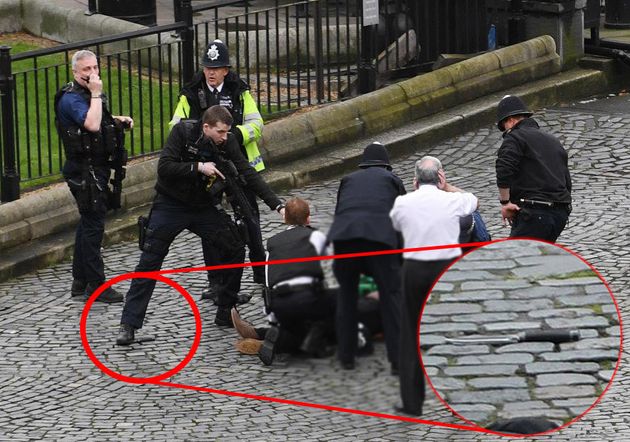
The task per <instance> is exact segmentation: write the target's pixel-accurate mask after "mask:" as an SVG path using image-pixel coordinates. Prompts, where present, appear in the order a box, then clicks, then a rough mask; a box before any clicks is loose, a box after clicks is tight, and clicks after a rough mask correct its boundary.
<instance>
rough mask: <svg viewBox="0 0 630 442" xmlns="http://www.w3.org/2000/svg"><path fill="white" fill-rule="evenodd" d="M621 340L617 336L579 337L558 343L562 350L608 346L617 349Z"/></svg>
mask: <svg viewBox="0 0 630 442" xmlns="http://www.w3.org/2000/svg"><path fill="white" fill-rule="evenodd" d="M620 345H621V340H620V339H619V338H618V337H610V338H597V339H581V340H579V341H577V342H567V343H565V344H560V349H561V350H562V351H564V350H589V349H593V348H610V349H618V348H619V346H620Z"/></svg>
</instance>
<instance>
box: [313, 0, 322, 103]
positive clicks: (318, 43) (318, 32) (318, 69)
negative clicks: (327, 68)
mask: <svg viewBox="0 0 630 442" xmlns="http://www.w3.org/2000/svg"><path fill="white" fill-rule="evenodd" d="M323 38H324V36H323V34H322V4H321V2H320V1H318V2H317V3H316V4H315V75H316V79H315V87H316V88H317V91H316V93H317V102H318V103H321V102H323V101H324V66H323V60H324V44H323Z"/></svg>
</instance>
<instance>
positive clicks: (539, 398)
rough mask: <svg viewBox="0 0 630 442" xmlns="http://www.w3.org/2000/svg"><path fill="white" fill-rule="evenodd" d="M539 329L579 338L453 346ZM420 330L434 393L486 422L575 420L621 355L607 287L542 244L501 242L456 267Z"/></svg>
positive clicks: (434, 295) (561, 251)
mask: <svg viewBox="0 0 630 442" xmlns="http://www.w3.org/2000/svg"><path fill="white" fill-rule="evenodd" d="M541 330H545V331H553V330H575V331H577V332H578V333H579V335H578V336H579V340H578V341H577V342H565V343H559V344H554V343H553V342H551V341H547V342H520V343H519V342H507V343H506V342H504V343H503V344H501V345H492V344H490V343H488V342H483V341H481V342H480V341H477V342H470V343H463V342H459V343H457V342H452V341H448V338H460V339H461V338H462V337H465V338H466V339H475V338H477V339H484V338H486V339H487V338H489V337H491V336H497V337H499V338H502V337H503V338H504V337H507V336H509V335H515V334H518V333H519V332H522V331H529V332H536V331H541ZM420 333H421V335H420V342H421V344H420V345H421V347H422V348H424V349H425V351H424V356H423V362H424V365H425V367H427V372H428V374H429V378H430V381H431V383H432V385H433V387H434V388H435V389H436V390H437V392H438V394H439V395H440V396H441V397H442V399H444V400H445V401H446V402H447V403H448V405H449V406H450V407H451V408H453V409H454V410H455V411H456V412H457V413H458V414H460V415H461V416H463V417H464V418H466V419H468V420H471V421H473V422H475V423H477V424H479V425H481V426H487V425H489V424H490V423H492V422H494V421H496V420H497V419H500V418H501V419H510V418H515V417H544V418H547V419H551V420H553V421H554V422H555V423H556V424H557V425H562V424H564V423H567V422H570V421H571V420H572V419H574V418H575V417H577V416H579V415H580V414H582V413H583V412H585V411H586V410H587V409H588V408H589V407H590V406H591V405H593V403H594V402H595V401H596V400H597V398H598V397H599V396H600V395H601V393H602V391H603V390H604V389H605V388H606V386H607V385H608V383H609V382H610V380H611V376H612V375H613V372H614V367H615V366H616V364H617V361H618V359H619V346H620V328H619V317H618V314H617V309H616V307H615V304H614V302H613V299H612V298H611V296H610V293H609V292H608V289H607V287H606V285H605V284H604V283H603V282H602V281H601V279H599V278H598V277H597V274H596V273H595V272H594V271H593V270H592V269H591V268H590V267H589V266H588V265H587V264H586V263H584V262H583V261H582V260H580V259H579V258H578V257H576V256H574V255H572V254H571V253H569V252H568V251H566V250H565V249H563V248H561V247H556V246H553V245H550V244H547V243H543V242H539V241H531V240H514V241H501V242H498V243H493V244H490V245H488V246H485V247H482V248H480V249H477V250H473V251H472V252H471V253H469V254H467V255H466V256H465V257H463V258H462V259H461V260H459V261H457V262H456V263H455V264H454V265H453V266H451V267H450V268H449V270H448V272H446V273H445V274H444V275H442V277H441V278H440V280H439V283H438V284H437V285H436V287H435V288H434V290H433V292H432V294H431V296H430V297H429V300H428V302H427V306H426V307H425V309H424V312H423V314H422V319H421V326H420ZM506 344H507V345H506Z"/></svg>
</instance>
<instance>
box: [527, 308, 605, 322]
mask: <svg viewBox="0 0 630 442" xmlns="http://www.w3.org/2000/svg"><path fill="white" fill-rule="evenodd" d="M592 314H593V310H592V309H590V308H552V309H546V310H534V311H531V312H528V313H527V316H529V317H530V318H532V319H541V318H553V317H556V318H577V317H579V316H586V315H592Z"/></svg>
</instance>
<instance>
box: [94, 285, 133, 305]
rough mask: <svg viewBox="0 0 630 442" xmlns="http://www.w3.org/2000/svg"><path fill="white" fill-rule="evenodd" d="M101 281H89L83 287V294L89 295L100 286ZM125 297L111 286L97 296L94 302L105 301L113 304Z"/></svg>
mask: <svg viewBox="0 0 630 442" xmlns="http://www.w3.org/2000/svg"><path fill="white" fill-rule="evenodd" d="M101 284H102V282H89V283H88V284H87V286H86V287H85V296H86V297H88V298H89V297H90V296H92V293H94V291H95V290H96V289H97V288H99V287H100V285H101ZM124 299H125V297H124V296H123V295H122V293H120V292H117V291H116V290H114V289H113V288H112V287H107V288H106V289H105V290H104V291H103V292H102V293H101V294H100V295H99V296H98V298H96V301H95V302H106V303H108V304H114V303H117V302H123V301H124Z"/></svg>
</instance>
